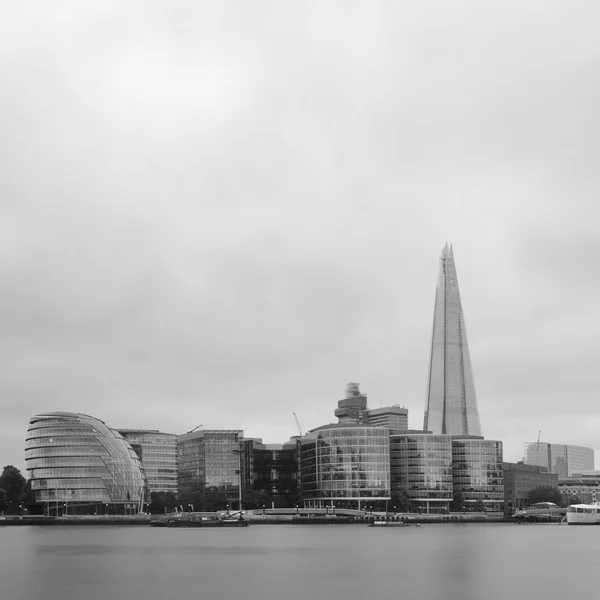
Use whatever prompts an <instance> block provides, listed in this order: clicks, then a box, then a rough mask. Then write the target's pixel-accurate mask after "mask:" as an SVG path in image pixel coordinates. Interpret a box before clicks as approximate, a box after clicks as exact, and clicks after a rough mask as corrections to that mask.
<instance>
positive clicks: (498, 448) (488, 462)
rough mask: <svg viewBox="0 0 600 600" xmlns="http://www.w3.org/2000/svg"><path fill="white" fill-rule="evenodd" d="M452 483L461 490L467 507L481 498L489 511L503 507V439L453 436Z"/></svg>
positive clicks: (456, 489) (456, 488)
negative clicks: (499, 440)
mask: <svg viewBox="0 0 600 600" xmlns="http://www.w3.org/2000/svg"><path fill="white" fill-rule="evenodd" d="M452 482H453V486H454V491H455V492H456V491H460V492H461V493H462V496H463V500H464V505H465V506H466V507H469V505H473V504H474V503H475V502H477V501H478V500H481V501H483V503H484V505H485V507H486V509H488V510H493V511H501V510H503V505H504V470H503V463H502V442H497V441H493V440H483V439H469V438H462V439H461V438H454V439H453V440H452Z"/></svg>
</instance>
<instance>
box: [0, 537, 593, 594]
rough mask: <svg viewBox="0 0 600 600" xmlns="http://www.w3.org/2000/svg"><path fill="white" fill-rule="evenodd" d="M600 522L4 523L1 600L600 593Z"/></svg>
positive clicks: (0, 564) (0, 560)
mask: <svg viewBox="0 0 600 600" xmlns="http://www.w3.org/2000/svg"><path fill="white" fill-rule="evenodd" d="M599 531H600V530H598V529H597V528H593V527H591V528H586V527H580V528H574V527H571V528H569V527H567V526H560V527H559V526H557V525H548V526H546V525H541V526H523V527H516V526H514V525H467V526H464V525H430V526H423V527H421V528H416V527H415V528H407V529H389V530H374V529H373V528H369V527H366V526H312V527H311V526H262V527H261V526H253V527H249V528H247V529H231V530H226V529H225V530H221V529H218V530H198V529H194V530H182V529H176V530H170V529H167V530H165V529H152V528H147V527H122V528H121V527H54V526H53V527H45V528H44V527H39V528H35V527H23V528H16V527H15V528H2V529H0V535H1V536H2V543H3V552H2V553H1V554H0V582H1V589H2V596H1V597H2V600H37V599H38V598H39V599H44V600H54V599H57V600H58V599H60V600H79V599H85V600H120V599H123V600H125V599H127V600H138V599H139V600H165V599H167V598H171V597H181V598H203V599H206V600H221V599H224V600H225V599H227V600H231V599H233V598H238V597H239V598H242V597H243V598H244V600H259V599H260V600H270V599H277V600H282V599H283V598H285V600H300V599H302V600H306V599H307V598H309V599H310V600H318V599H321V598H323V599H325V598H327V599H328V600H338V599H339V600H341V599H343V600H362V599H369V600H371V599H374V600H375V599H379V598H402V599H403V600H412V599H415V600H416V599H419V600H421V599H427V600H430V599H431V600H437V599H442V598H443V599H444V600H453V599H455V598H456V599H463V598H466V599H478V600H480V599H489V600H500V599H502V600H505V598H507V597H511V596H512V597H513V598H515V599H516V598H521V597H528V598H531V599H532V600H533V599H535V598H544V600H554V599H558V598H561V599H562V598H564V597H565V596H566V595H571V593H572V592H573V585H574V584H573V582H576V583H575V585H576V589H577V593H578V594H581V593H583V594H585V593H586V592H588V593H589V594H590V595H589V597H594V596H595V587H594V586H595V579H596V576H595V557H596V556H597V553H598V551H599V550H600V536H599V535H598V532H599Z"/></svg>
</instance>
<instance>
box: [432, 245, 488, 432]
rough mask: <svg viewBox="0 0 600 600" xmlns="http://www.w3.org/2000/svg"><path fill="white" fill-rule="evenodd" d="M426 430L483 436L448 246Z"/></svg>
mask: <svg viewBox="0 0 600 600" xmlns="http://www.w3.org/2000/svg"><path fill="white" fill-rule="evenodd" d="M423 429H424V430H425V431H431V432H432V433H435V434H448V435H469V436H470V435H473V436H481V426H480V422H479V412H478V409H477V398H476V396H475V384H474V382H473V369H472V366H471V356H470V354H469V344H468V341H467V329H466V325H465V317H464V314H463V309H462V304H461V299H460V292H459V289H458V278H457V275H456V265H455V263H454V254H453V251H452V246H450V247H449V246H448V244H446V246H445V247H444V249H443V250H442V255H441V258H440V267H439V275H438V284H437V290H436V296H435V311H434V317H433V332H432V337H431V352H430V359H429V377H428V385H427V404H426V409H425V421H424V427H423Z"/></svg>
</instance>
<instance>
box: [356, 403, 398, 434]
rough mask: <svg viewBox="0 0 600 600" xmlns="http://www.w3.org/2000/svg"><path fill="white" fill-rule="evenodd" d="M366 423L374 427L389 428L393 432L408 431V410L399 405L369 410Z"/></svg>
mask: <svg viewBox="0 0 600 600" xmlns="http://www.w3.org/2000/svg"><path fill="white" fill-rule="evenodd" d="M365 421H366V423H367V424H368V425H371V426H373V427H387V428H388V429H390V430H391V431H407V430H408V409H407V408H404V407H402V406H399V405H397V404H396V405H394V406H383V407H381V408H369V409H368V410H367V411H366V419H365Z"/></svg>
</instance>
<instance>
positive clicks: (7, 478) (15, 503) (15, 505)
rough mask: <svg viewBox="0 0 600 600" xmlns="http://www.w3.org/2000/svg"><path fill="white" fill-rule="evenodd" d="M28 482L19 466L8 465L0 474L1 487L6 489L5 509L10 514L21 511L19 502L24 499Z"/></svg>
mask: <svg viewBox="0 0 600 600" xmlns="http://www.w3.org/2000/svg"><path fill="white" fill-rule="evenodd" d="M26 485H27V482H26V481H25V477H23V475H21V471H19V469H17V467H13V466H12V465H7V466H5V467H4V470H3V471H2V475H0V489H2V490H3V491H4V498H3V504H4V506H5V508H4V510H5V511H6V512H7V513H8V514H11V513H12V514H15V513H18V512H20V511H19V504H20V502H21V500H22V499H23V496H24V493H25V487H26Z"/></svg>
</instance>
